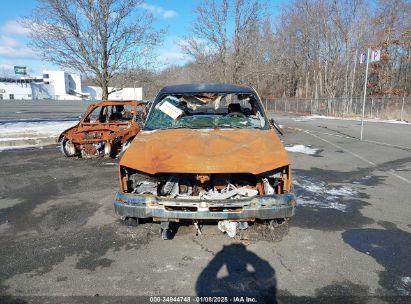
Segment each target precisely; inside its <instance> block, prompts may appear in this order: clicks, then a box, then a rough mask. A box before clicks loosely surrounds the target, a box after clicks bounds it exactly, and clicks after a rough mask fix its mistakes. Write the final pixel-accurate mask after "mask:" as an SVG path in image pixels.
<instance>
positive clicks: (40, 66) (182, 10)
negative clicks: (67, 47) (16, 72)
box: [0, 0, 284, 75]
mask: <svg viewBox="0 0 411 304" xmlns="http://www.w3.org/2000/svg"><path fill="white" fill-rule="evenodd" d="M200 2H201V0H150V1H146V2H145V3H144V4H143V6H142V7H140V8H139V9H142V10H148V11H150V12H151V13H153V15H154V16H155V17H156V18H157V22H156V23H155V25H156V27H159V28H164V27H167V28H168V34H167V36H166V38H165V40H164V43H163V45H162V46H160V47H158V49H157V50H156V53H157V58H158V59H159V60H160V61H161V62H162V63H163V65H166V64H169V63H173V64H184V63H185V62H186V61H187V57H186V56H185V55H184V54H183V53H182V52H181V50H180V48H179V47H178V45H177V42H178V41H179V40H180V39H183V37H184V36H186V35H187V34H188V30H189V27H190V25H191V23H192V21H193V20H194V18H195V16H194V13H193V11H194V9H195V7H196V6H197V5H198V4H199V3H200ZM281 2H284V1H281V0H271V1H270V0H268V3H269V10H270V13H271V14H272V15H274V16H275V15H276V14H277V13H278V10H279V7H280V5H281ZM35 5H36V0H24V1H22V0H20V1H3V2H2V4H1V10H0V70H1V69H8V70H12V69H13V66H15V65H19V66H26V67H28V68H30V69H32V74H33V75H41V73H42V71H43V70H46V69H57V67H55V66H53V65H51V64H50V63H48V62H47V61H44V60H41V58H39V56H38V55H37V54H36V52H35V51H33V50H32V49H30V48H29V47H28V46H27V42H28V33H27V31H26V30H25V29H24V28H22V27H21V26H20V25H19V23H18V22H17V21H18V20H19V18H22V17H26V16H29V14H30V12H31V11H32V10H33V8H34V7H35ZM0 72H1V71H0Z"/></svg>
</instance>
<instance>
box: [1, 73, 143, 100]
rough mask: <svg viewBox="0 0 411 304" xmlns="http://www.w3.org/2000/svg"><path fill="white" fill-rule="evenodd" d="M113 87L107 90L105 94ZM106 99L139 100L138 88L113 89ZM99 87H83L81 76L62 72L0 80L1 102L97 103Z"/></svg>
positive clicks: (140, 90)
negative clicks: (15, 100) (84, 100)
mask: <svg viewBox="0 0 411 304" xmlns="http://www.w3.org/2000/svg"><path fill="white" fill-rule="evenodd" d="M112 90H113V88H109V92H110V91H112ZM114 91H115V92H113V93H111V94H110V95H109V99H110V100H130V99H136V100H142V99H143V89H142V88H118V89H117V88H116V89H115V90H114ZM101 96H102V95H101V88H99V87H94V86H85V85H83V84H82V81H81V76H80V75H78V74H70V73H67V72H64V71H51V70H48V71H43V75H42V76H37V77H27V76H25V77H21V78H20V79H14V78H0V100H1V99H19V100H24V99H29V100H30V99H34V100H37V99H56V100H82V99H87V100H101Z"/></svg>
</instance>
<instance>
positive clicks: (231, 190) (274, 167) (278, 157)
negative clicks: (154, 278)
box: [114, 84, 296, 239]
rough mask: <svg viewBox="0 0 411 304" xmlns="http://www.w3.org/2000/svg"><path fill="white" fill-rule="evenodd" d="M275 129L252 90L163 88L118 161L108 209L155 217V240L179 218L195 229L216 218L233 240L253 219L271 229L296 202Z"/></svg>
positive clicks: (135, 219) (290, 212)
mask: <svg viewBox="0 0 411 304" xmlns="http://www.w3.org/2000/svg"><path fill="white" fill-rule="evenodd" d="M277 128H278V126H275V125H274V122H273V121H272V122H270V121H269V120H268V119H267V116H266V114H265V112H264V108H263V106H262V104H261V101H260V99H259V97H258V94H257V93H256V91H255V90H254V89H252V88H249V87H245V86H237V85H229V84H191V85H175V86H168V87H165V88H163V89H162V90H161V91H160V92H159V94H158V95H157V97H156V99H155V100H154V102H153V105H152V106H151V107H150V112H149V114H148V116H147V120H146V122H145V125H144V128H143V130H142V131H141V132H140V133H139V134H138V135H137V136H136V138H135V139H134V140H133V142H132V144H131V145H130V147H129V149H128V150H127V151H126V152H125V153H124V154H123V156H122V158H121V160H120V170H119V174H120V187H121V188H120V191H119V192H117V194H116V198H115V203H114V206H115V211H116V213H117V214H118V215H120V216H121V218H122V219H123V220H127V221H128V222H129V221H132V222H133V223H134V224H136V223H137V224H138V222H139V219H142V218H151V219H153V220H154V221H158V222H161V231H162V232H161V235H162V237H163V239H168V238H170V237H171V233H170V222H179V221H185V220H186V221H191V222H194V224H195V225H196V227H197V229H199V230H200V228H199V227H200V226H199V224H200V223H201V222H205V221H219V223H218V226H219V228H220V229H221V230H224V229H227V230H226V232H227V233H228V234H229V235H230V234H231V236H233V235H234V236H235V234H236V233H237V230H238V232H239V234H240V237H243V236H244V233H245V229H246V228H247V227H248V223H252V222H254V221H259V222H263V223H265V224H266V225H267V226H272V227H276V226H277V225H278V224H280V223H283V222H285V221H286V220H287V219H288V218H289V217H291V216H292V215H293V214H294V210H295V207H296V198H295V196H294V194H292V193H291V182H292V177H291V168H290V161H289V159H288V155H287V151H286V150H285V149H284V146H283V144H282V143H281V141H280V139H279V137H278V136H277V134H276V132H275V130H274V129H277ZM231 224H233V225H231ZM230 227H231V228H230ZM232 227H234V229H235V230H234V232H233V230H232ZM229 230H230V231H229ZM199 232H200V233H201V230H200V231H199ZM229 232H230V233H229Z"/></svg>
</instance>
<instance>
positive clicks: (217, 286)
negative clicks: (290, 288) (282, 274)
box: [196, 244, 277, 303]
mask: <svg viewBox="0 0 411 304" xmlns="http://www.w3.org/2000/svg"><path fill="white" fill-rule="evenodd" d="M224 268H225V269H224ZM276 284H277V282H276V276H275V271H274V269H273V268H272V267H271V266H270V264H269V263H268V262H267V261H265V260H263V259H261V258H260V257H258V256H257V255H256V254H255V253H253V252H251V251H248V250H247V248H246V247H245V246H244V245H243V244H232V245H229V246H224V247H223V249H222V250H221V251H219V252H218V253H217V254H216V255H215V257H214V258H213V260H212V261H211V262H210V263H209V264H208V265H207V267H206V268H205V269H204V270H203V271H202V272H201V274H200V275H199V277H198V279H197V283H196V292H197V295H198V296H199V297H212V296H230V297H232V296H242V297H246V296H249V297H264V298H266V299H271V300H270V302H271V303H275V302H276V292H277V287H276Z"/></svg>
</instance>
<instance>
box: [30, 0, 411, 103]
mask: <svg viewBox="0 0 411 304" xmlns="http://www.w3.org/2000/svg"><path fill="white" fill-rule="evenodd" d="M140 2H141V1H138V0H133V1H132V0H101V1H97V2H96V1H87V0H75V1H66V0H58V1H57V0H44V1H41V3H42V5H43V6H44V3H47V5H48V9H49V10H50V7H51V8H53V5H54V6H55V7H56V8H59V10H60V11H63V12H64V6H63V7H60V6H56V4H55V3H71V4H67V5H68V7H70V5H73V4H72V3H79V4H81V5H82V6H83V8H82V10H83V11H84V13H83V14H80V15H81V16H82V18H84V14H86V17H87V14H89V15H90V16H91V17H90V18H89V19H90V20H88V21H87V22H77V23H74V27H73V25H72V24H71V23H69V26H67V27H63V29H62V30H60V31H59V32H57V33H56V34H54V35H51V34H50V33H49V31H47V33H48V35H49V36H50V35H51V36H52V37H51V38H52V39H51V40H50V39H49V40H46V42H48V43H49V42H50V41H56V40H58V39H59V37H57V35H58V36H61V37H62V39H64V40H63V42H64V41H68V42H70V43H72V40H69V39H68V38H66V36H65V34H66V32H67V31H69V34H70V35H73V34H74V36H75V39H74V42H75V44H74V45H75V49H74V51H76V52H77V51H80V54H83V53H84V54H85V55H86V54H88V55H89V56H91V55H93V56H98V58H94V57H92V58H90V59H88V61H93V60H94V61H95V62H97V64H96V65H94V64H93V62H91V64H89V62H88V61H84V60H83V61H81V64H80V65H75V66H76V67H77V66H78V67H79V68H81V66H84V65H85V66H90V67H89V68H88V69H87V71H86V72H87V75H88V77H89V80H90V81H94V82H96V83H102V82H104V81H105V80H108V81H107V84H106V86H108V83H110V85H112V86H120V87H121V86H133V85H135V86H141V87H143V88H144V91H145V97H146V98H152V97H153V96H154V95H155V93H156V92H157V91H158V89H159V88H160V87H162V86H164V85H167V84H177V83H190V82H228V83H236V84H244V85H251V86H253V87H255V88H256V89H257V90H258V92H259V93H260V94H261V95H263V96H264V97H299V98H335V97H343V98H346V99H347V100H350V99H351V100H352V98H353V96H360V95H361V92H362V90H363V81H364V72H365V65H360V64H359V56H360V54H361V53H362V52H366V50H367V48H372V49H380V50H381V60H380V61H379V62H377V63H373V64H370V67H369V80H368V84H367V86H368V92H369V94H370V95H373V96H387V95H389V96H409V95H410V94H411V2H410V1H409V0H377V1H368V0H292V1H290V2H288V3H287V4H284V5H283V6H282V7H281V8H280V13H279V14H278V15H276V16H272V15H270V14H269V12H270V7H269V6H270V5H272V3H271V2H270V1H268V2H266V1H263V0H248V1H247V0H204V1H202V2H201V3H200V4H199V5H198V6H197V7H196V9H195V11H194V15H195V18H194V21H193V23H192V25H191V27H190V31H189V34H188V35H187V37H184V39H182V40H181V42H180V48H181V49H182V50H183V52H184V53H185V54H187V56H189V58H190V59H189V61H188V62H187V63H186V64H184V65H182V66H181V65H180V66H177V65H169V66H167V67H166V68H161V69H158V68H155V67H154V68H153V67H151V68H149V66H151V65H131V64H130V63H131V62H135V61H138V62H140V61H141V60H142V59H145V58H146V57H147V54H148V52H145V51H146V50H147V48H153V46H154V45H158V43H159V42H160V41H161V38H162V37H164V32H162V31H156V30H154V29H153V22H154V21H153V19H152V18H151V17H150V18H148V19H144V20H145V21H144V23H142V24H140V22H143V21H140V20H137V21H136V20H135V21H134V23H133V24H132V25H133V26H132V27H127V26H125V25H124V24H126V21H127V17H128V16H130V15H131V12H132V10H131V9H130V8H131V7H132V6H133V5H137V4H138V3H140ZM87 3H90V4H91V5H95V6H96V7H94V8H93V10H90V12H89V11H88V10H85V9H84V6H85V5H87ZM96 3H100V4H98V5H97V4H96ZM102 3H103V4H104V3H105V5H102ZM124 3H126V4H127V5H126V6H125V5H124ZM112 8H113V9H114V8H116V9H117V11H116V12H117V13H116V14H112V13H111V12H110V9H112ZM99 9H104V10H105V11H104V10H103V12H100V11H99ZM75 12H76V10H75V8H74V10H73V11H72V13H71V14H73V16H74V15H75ZM119 13H120V15H119ZM59 14H60V15H61V16H62V17H61V18H65V19H67V20H65V21H64V20H58V22H55V24H58V25H59V26H61V23H64V22H68V21H69V20H70V19H71V15H67V16H66V15H65V14H63V13H62V12H59ZM121 14H122V15H121ZM50 16H52V17H53V18H54V19H55V18H56V17H55V15H53V14H52V13H50ZM113 16H118V17H116V18H113ZM121 16H123V17H121ZM97 17H98V18H97ZM77 18H80V17H77ZM96 18H97V20H94V19H96ZM40 21H43V22H45V24H46V25H47V26H50V22H48V21H44V15H43V17H42V20H37V22H36V23H35V26H34V27H35V28H37V31H38V29H39V24H41V22H40ZM123 21H124V22H123ZM32 24H33V23H32ZM83 24H87V25H88V27H87V28H86V30H88V31H89V32H90V33H92V34H95V35H97V37H99V39H97V40H95V41H93V40H92V41H88V43H89V44H90V45H91V46H92V48H91V51H92V52H96V53H98V55H94V54H89V53H90V52H88V51H87V45H85V47H86V49H85V50H83V46H82V45H81V43H77V42H76V41H77V40H79V41H81V38H82V35H84V36H86V35H85V34H83V32H82V31H81V30H76V29H75V26H76V25H77V26H79V27H81V25H83ZM32 27H33V25H32ZM113 28H115V29H116V32H115V34H116V35H112V33H111V32H112V29H113ZM48 30H49V28H48ZM132 30H133V31H134V30H135V31H136V33H138V35H134V34H133V35H131V31H132ZM38 32H39V31H38ZM105 33H106V34H105ZM43 34H44V33H43ZM122 35H124V36H125V37H127V42H128V43H127V44H123V43H118V49H117V43H115V41H119V39H120V41H121V39H122ZM42 37H43V38H42V39H43V40H40V41H41V42H43V44H44V39H45V38H44V35H42ZM46 37H47V36H46ZM110 39H111V40H110ZM89 40H90V39H89ZM107 40H108V41H109V42H110V48H109V49H107V47H106V44H105V43H106V42H107ZM70 43H69V44H70ZM76 43H77V44H78V45H77V44H76ZM37 46H39V47H44V45H42V44H41V43H39V42H37ZM46 46H47V48H48V49H46V50H47V51H45V52H44V53H45V54H44V55H45V57H46V58H52V59H54V62H56V63H57V64H59V65H61V66H67V65H65V63H64V62H61V61H63V60H62V58H64V56H63V57H62V55H64V54H63V53H62V52H59V53H57V54H58V56H57V57H54V58H53V57H51V56H50V55H47V53H49V54H50V50H51V51H53V49H54V48H56V46H55V43H52V44H51V45H48V44H46ZM132 47H136V48H134V49H133V48H132ZM134 50H139V52H135V51H134ZM65 51H66V52H67V47H66V49H65ZM68 51H70V50H68ZM51 53H53V52H51ZM76 54H78V52H77V53H76ZM76 56H78V55H76ZM110 56H111V57H110ZM69 58H70V60H68V61H67V62H68V63H69V65H70V66H73V65H74V63H73V60H75V58H74V56H71V57H69ZM100 58H101V59H103V62H105V65H104V64H103V65H101V64H100V65H98V63H99V59H100ZM104 60H105V61H104ZM154 63H155V62H154ZM101 66H104V67H105V68H104V69H103V70H102V69H101ZM154 66H155V65H154ZM80 70H81V69H80ZM83 70H85V69H84V68H83ZM97 76H98V77H97ZM101 79H103V80H101Z"/></svg>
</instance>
